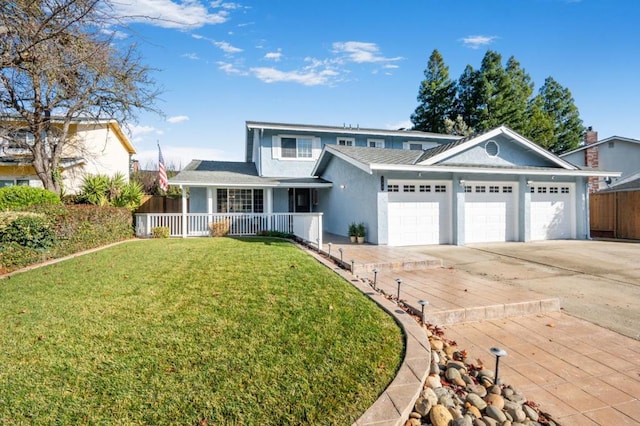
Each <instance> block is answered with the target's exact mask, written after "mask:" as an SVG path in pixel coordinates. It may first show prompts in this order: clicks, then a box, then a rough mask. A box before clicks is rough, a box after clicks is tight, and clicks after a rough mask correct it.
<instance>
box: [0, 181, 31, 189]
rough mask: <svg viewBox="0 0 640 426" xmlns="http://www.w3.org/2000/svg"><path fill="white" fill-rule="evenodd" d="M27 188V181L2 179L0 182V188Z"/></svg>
mask: <svg viewBox="0 0 640 426" xmlns="http://www.w3.org/2000/svg"><path fill="white" fill-rule="evenodd" d="M14 185H17V186H29V180H28V179H2V180H0V188H2V187H3V186H14Z"/></svg>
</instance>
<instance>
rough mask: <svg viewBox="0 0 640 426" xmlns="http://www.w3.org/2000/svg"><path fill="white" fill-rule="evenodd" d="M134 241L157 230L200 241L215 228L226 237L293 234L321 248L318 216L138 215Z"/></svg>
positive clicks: (241, 214)
mask: <svg viewBox="0 0 640 426" xmlns="http://www.w3.org/2000/svg"><path fill="white" fill-rule="evenodd" d="M134 221H135V223H134V226H135V230H136V236H137V237H150V236H151V235H152V231H153V229H154V228H157V227H167V228H169V236H171V237H183V238H187V237H203V236H209V235H210V226H211V225H212V224H216V225H218V227H219V228H222V229H223V230H224V231H225V233H226V234H227V235H232V236H242V235H259V234H260V233H261V232H265V231H273V232H283V233H286V234H293V235H295V236H296V237H297V238H300V239H301V240H302V241H304V242H306V243H308V244H310V245H313V246H315V247H317V248H318V249H321V248H322V213H320V212H316V213H138V214H135V215H134Z"/></svg>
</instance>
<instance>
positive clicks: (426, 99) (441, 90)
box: [411, 50, 456, 133]
mask: <svg viewBox="0 0 640 426" xmlns="http://www.w3.org/2000/svg"><path fill="white" fill-rule="evenodd" d="M424 77H425V79H424V80H423V81H422V83H420V89H419V91H418V102H419V105H418V106H417V107H416V110H415V112H414V113H413V114H412V115H411V122H412V123H413V128H414V129H415V130H422V131H425V132H435V133H443V132H445V130H446V129H445V124H444V123H445V119H448V118H449V119H450V118H451V113H452V110H453V101H454V99H455V96H456V85H455V82H454V81H453V80H451V79H450V78H449V67H448V66H447V65H445V63H444V59H443V58H442V55H441V54H440V52H438V50H434V51H433V52H432V53H431V56H430V57H429V62H428V64H427V68H426V69H425V70H424Z"/></svg>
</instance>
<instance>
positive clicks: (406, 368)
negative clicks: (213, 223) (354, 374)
mask: <svg viewBox="0 0 640 426" xmlns="http://www.w3.org/2000/svg"><path fill="white" fill-rule="evenodd" d="M298 246H299V247H300V248H301V249H302V250H305V251H306V252H307V253H309V254H310V255H311V256H313V257H314V258H315V259H316V260H318V261H319V262H320V263H322V264H323V265H325V266H326V267H328V268H331V269H332V270H333V271H334V272H335V273H336V274H338V275H340V276H341V277H342V278H343V279H344V280H345V281H348V282H349V283H350V284H351V285H353V286H354V287H356V288H357V289H358V290H360V291H361V292H362V293H363V294H364V295H366V296H368V297H369V298H370V299H371V300H373V301H374V302H375V303H376V304H378V306H380V307H381V308H382V309H383V310H385V311H386V312H387V313H388V314H389V315H391V317H393V318H394V320H395V321H396V323H397V324H398V325H399V326H400V328H401V330H402V332H403V334H404V340H405V352H404V357H403V359H402V363H401V365H400V368H399V369H398V372H397V373H396V377H395V378H394V379H393V381H392V382H391V383H390V384H389V386H387V388H386V389H385V390H384V392H382V394H380V396H379V397H378V399H377V400H376V402H375V403H374V404H373V405H372V406H371V407H369V408H368V409H367V411H365V412H364V413H363V414H362V416H360V418H359V419H358V420H356V421H355V422H354V423H353V426H368V425H372V426H373V425H389V426H391V425H394V426H400V425H404V423H405V421H406V420H407V419H408V418H409V414H410V413H411V412H412V411H413V407H414V405H415V403H416V400H417V399H418V397H419V396H420V393H421V392H422V389H423V388H424V384H425V381H426V379H427V376H428V375H429V367H430V365H431V346H430V343H429V339H428V337H427V334H426V332H425V330H424V329H423V328H422V326H421V325H420V324H419V323H418V322H417V321H416V320H415V319H414V318H413V317H412V316H411V315H409V314H408V313H407V312H406V311H404V310H403V309H401V308H400V307H399V306H398V305H397V304H396V303H395V302H393V301H392V300H389V299H388V298H386V297H385V296H384V295H383V294H381V293H379V292H377V291H374V290H373V289H372V288H371V286H370V285H369V284H368V283H366V282H364V281H363V280H362V279H360V278H358V276H357V275H354V274H352V273H351V272H350V271H347V270H346V269H343V268H340V267H339V266H337V265H336V264H335V263H334V262H333V261H331V260H329V259H327V258H326V257H324V256H322V255H321V254H319V253H318V252H317V251H314V250H313V249H310V248H309V247H305V246H303V245H300V244H298Z"/></svg>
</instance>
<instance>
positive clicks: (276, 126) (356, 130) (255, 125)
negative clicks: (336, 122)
mask: <svg viewBox="0 0 640 426" xmlns="http://www.w3.org/2000/svg"><path fill="white" fill-rule="evenodd" d="M247 128H249V129H263V130H265V129H268V130H283V131H292V132H295V131H298V132H312V133H313V132H315V133H338V134H353V135H371V136H376V135H378V136H400V137H410V138H416V139H443V140H449V141H455V140H458V139H460V138H461V137H460V136H454V135H443V134H439V133H427V132H420V131H417V130H385V129H368V128H364V127H337V126H336V127H333V126H314V125H304V124H284V123H260V122H253V121H248V122H247Z"/></svg>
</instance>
